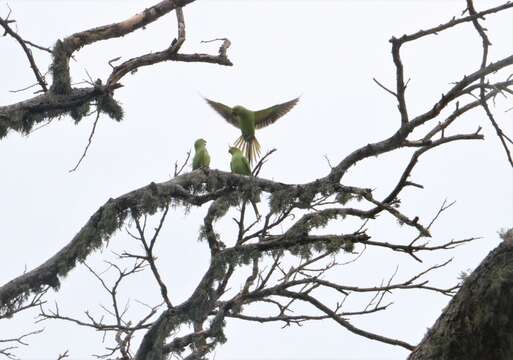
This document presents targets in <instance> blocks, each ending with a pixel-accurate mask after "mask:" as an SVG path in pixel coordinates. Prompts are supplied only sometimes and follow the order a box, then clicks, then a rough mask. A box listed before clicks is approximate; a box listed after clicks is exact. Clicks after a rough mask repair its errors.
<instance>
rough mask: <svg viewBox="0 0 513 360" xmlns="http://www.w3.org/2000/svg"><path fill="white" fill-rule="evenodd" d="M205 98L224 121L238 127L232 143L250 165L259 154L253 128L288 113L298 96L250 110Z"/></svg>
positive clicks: (269, 122) (260, 126) (262, 125)
mask: <svg viewBox="0 0 513 360" xmlns="http://www.w3.org/2000/svg"><path fill="white" fill-rule="evenodd" d="M205 100H206V101H207V103H208V104H209V105H210V106H212V107H213V108H214V110H215V111H217V112H218V113H219V114H220V115H221V116H222V117H223V118H224V119H225V120H226V121H228V122H229V123H230V124H232V125H233V126H235V127H236V128H239V129H240V131H241V132H242V135H241V136H240V137H239V138H238V139H237V141H235V144H234V145H235V146H236V147H238V148H239V149H241V150H242V151H243V152H244V153H245V154H246V158H247V159H248V160H249V164H250V165H251V164H252V163H253V162H254V161H255V160H256V159H257V157H259V156H260V144H259V143H258V141H257V139H256V137H255V129H261V128H263V127H266V126H268V125H271V124H273V123H274V122H275V121H276V120H278V119H279V118H281V117H282V116H283V115H285V114H286V113H288V112H289V111H290V109H292V108H293V107H294V105H296V104H297V102H298V101H299V98H295V99H293V100H290V101H287V102H285V103H283V104H278V105H274V106H271V107H268V108H267V109H263V110H259V111H251V110H248V109H246V108H245V107H243V106H240V105H237V106H234V107H233V108H231V107H229V106H226V105H224V104H221V103H219V102H215V101H212V100H209V99H207V98H205Z"/></svg>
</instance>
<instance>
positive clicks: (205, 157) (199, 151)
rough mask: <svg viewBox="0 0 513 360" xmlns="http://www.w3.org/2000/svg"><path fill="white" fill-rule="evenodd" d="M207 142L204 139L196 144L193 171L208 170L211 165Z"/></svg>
mask: <svg viewBox="0 0 513 360" xmlns="http://www.w3.org/2000/svg"><path fill="white" fill-rule="evenodd" d="M206 145H207V142H206V141H205V140H204V139H198V140H196V141H195V142H194V150H195V154H194V158H192V170H196V169H199V168H208V166H209V165H210V155H209V154H208V151H207V147H206Z"/></svg>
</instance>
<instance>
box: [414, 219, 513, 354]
mask: <svg viewBox="0 0 513 360" xmlns="http://www.w3.org/2000/svg"><path fill="white" fill-rule="evenodd" d="M503 239H504V241H503V242H502V243H501V244H500V245H499V246H497V247H496V248H495V249H494V250H492V251H491V252H490V253H489V254H488V256H487V257H486V258H485V259H484V260H483V261H482V262H481V264H480V265H479V266H478V267H477V268H476V269H475V270H474V272H473V273H472V274H471V275H469V276H468V277H467V278H466V279H465V281H464V283H463V286H462V287H461V289H460V291H458V293H457V294H456V295H455V296H454V298H453V299H452V300H451V302H450V303H449V305H448V306H447V307H446V308H445V309H444V311H443V313H442V315H441V316H440V318H439V319H438V320H437V321H436V323H435V325H434V326H433V328H431V329H430V330H429V331H428V332H427V334H426V336H425V337H424V339H423V340H422V341H421V343H420V344H419V345H418V346H417V347H416V349H415V350H414V351H413V352H412V353H411V354H410V356H409V357H408V360H459V359H461V360H473V359H476V360H477V359H480V360H486V359H490V360H510V359H512V358H513V229H511V230H509V231H508V232H507V233H506V234H505V235H504V236H503Z"/></svg>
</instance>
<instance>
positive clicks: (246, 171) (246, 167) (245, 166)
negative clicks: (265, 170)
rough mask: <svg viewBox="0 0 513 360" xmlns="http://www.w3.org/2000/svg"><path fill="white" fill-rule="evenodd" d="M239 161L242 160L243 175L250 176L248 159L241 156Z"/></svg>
mask: <svg viewBox="0 0 513 360" xmlns="http://www.w3.org/2000/svg"><path fill="white" fill-rule="evenodd" d="M241 160H242V168H243V169H244V175H248V176H251V166H250V165H249V161H248V159H247V158H246V157H245V156H243V157H242V158H241Z"/></svg>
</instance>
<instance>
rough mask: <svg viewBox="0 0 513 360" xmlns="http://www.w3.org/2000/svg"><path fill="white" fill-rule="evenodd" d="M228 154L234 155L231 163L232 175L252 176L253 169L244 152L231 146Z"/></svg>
mask: <svg viewBox="0 0 513 360" xmlns="http://www.w3.org/2000/svg"><path fill="white" fill-rule="evenodd" d="M228 152H229V153H230V154H232V160H231V161H230V169H232V173H234V174H239V175H246V176H251V167H250V166H249V161H248V159H247V158H246V157H245V156H244V154H243V153H242V151H240V150H239V149H238V148H236V147H233V146H231V147H230V149H229V150H228Z"/></svg>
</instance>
